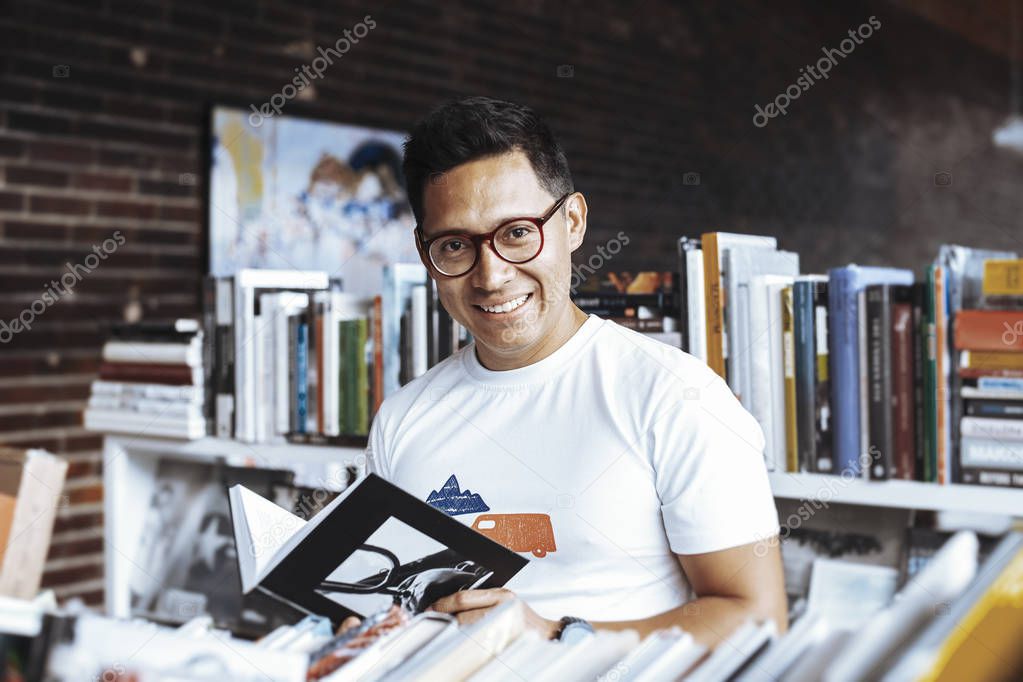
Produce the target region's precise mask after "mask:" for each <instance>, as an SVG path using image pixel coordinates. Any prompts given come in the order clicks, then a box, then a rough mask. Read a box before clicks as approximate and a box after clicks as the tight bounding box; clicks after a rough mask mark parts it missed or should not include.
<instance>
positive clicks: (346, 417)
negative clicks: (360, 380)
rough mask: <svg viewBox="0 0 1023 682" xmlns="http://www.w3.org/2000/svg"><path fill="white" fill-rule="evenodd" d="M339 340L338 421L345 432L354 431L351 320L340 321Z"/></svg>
mask: <svg viewBox="0 0 1023 682" xmlns="http://www.w3.org/2000/svg"><path fill="white" fill-rule="evenodd" d="M337 335H338V340H339V344H340V353H339V355H340V358H341V362H340V363H339V364H340V368H339V373H338V386H339V387H340V399H339V400H338V423H339V429H340V431H341V433H343V434H346V435H348V434H351V433H352V419H351V415H352V399H353V397H354V396H353V394H352V390H351V386H350V379H351V375H352V373H353V372H354V371H355V368H354V367H353V366H352V357H351V355H352V352H351V345H352V341H351V320H341V321H340V322H339V323H338V333H337Z"/></svg>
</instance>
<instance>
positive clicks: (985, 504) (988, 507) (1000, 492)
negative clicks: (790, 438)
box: [768, 471, 1023, 517]
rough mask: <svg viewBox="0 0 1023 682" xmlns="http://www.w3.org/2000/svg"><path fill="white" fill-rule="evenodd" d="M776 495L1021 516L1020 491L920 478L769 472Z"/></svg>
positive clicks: (797, 498)
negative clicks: (885, 479)
mask: <svg viewBox="0 0 1023 682" xmlns="http://www.w3.org/2000/svg"><path fill="white" fill-rule="evenodd" d="M768 478H769V479H770V481H771V489H772V490H773V491H774V496H775V497H781V498H786V499H794V500H811V501H819V502H823V503H828V504H859V505H866V506H870V507H895V508H900V509H921V510H934V511H952V512H973V513H979V514H995V515H1000V516H1020V517H1023V490H1020V489H1013V488H995V487H990V486H977V485H938V484H937V483H921V482H919V481H900V480H891V481H867V480H863V479H859V478H853V479H850V478H843V477H841V476H828V475H826V474H790V473H786V472H778V471H772V472H770V473H769V474H768Z"/></svg>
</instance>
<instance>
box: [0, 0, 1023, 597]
mask: <svg viewBox="0 0 1023 682" xmlns="http://www.w3.org/2000/svg"><path fill="white" fill-rule="evenodd" d="M366 14H371V15H372V17H373V19H374V20H375V21H376V24H377V26H376V28H375V29H373V30H372V31H371V32H370V34H369V35H368V36H367V37H365V38H364V39H362V40H361V41H360V42H359V44H357V45H355V46H353V48H352V49H351V51H350V52H348V53H347V54H345V55H344V57H343V58H342V59H341V60H339V61H338V62H337V63H335V64H334V65H333V66H331V67H330V68H329V69H328V70H327V72H326V74H325V77H324V78H323V79H322V80H317V81H316V82H315V99H314V100H311V101H299V100H293V101H291V102H289V103H288V104H287V105H286V107H285V113H295V114H299V113H300V114H305V115H311V116H320V117H325V118H331V119H336V120H341V121H350V122H354V123H359V124H365V125H373V126H381V127H388V128H396V129H404V128H407V127H408V126H409V124H410V122H411V121H412V120H413V118H414V117H415V116H416V115H417V114H419V113H421V112H423V111H424V110H425V108H427V107H428V106H430V105H431V104H433V103H435V102H436V101H438V100H439V99H440V98H442V97H444V96H449V95H453V94H459V93H480V94H490V95H496V96H501V97H505V98H508V99H515V100H519V101H523V102H526V103H529V104H531V105H533V106H535V107H536V108H538V109H539V110H540V111H541V112H542V113H543V114H545V115H546V116H547V117H548V118H549V120H550V122H551V123H552V124H553V126H554V127H555V129H556V130H558V131H559V132H560V134H561V136H562V138H563V140H564V143H565V146H566V148H567V151H568V155H569V159H570V162H571V164H572V168H573V171H574V174H575V177H576V181H577V185H578V187H579V188H580V189H581V190H583V191H585V192H586V193H587V195H588V197H589V200H590V209H591V221H590V233H589V243H588V245H587V246H586V247H584V248H583V249H582V251H581V252H580V253H579V254H577V255H578V256H579V258H580V260H581V259H582V258H585V257H586V256H588V255H589V254H591V253H593V252H594V249H595V248H596V246H597V245H598V244H600V243H602V242H603V241H605V240H606V239H608V238H610V237H611V236H612V235H614V234H616V233H617V232H618V231H619V230H625V231H626V232H628V233H629V234H630V235H632V236H633V237H635V239H632V240H631V243H630V245H629V247H627V249H625V250H624V251H623V252H622V253H621V254H620V255H619V256H617V257H616V261H615V263H616V266H617V265H620V266H621V267H622V268H628V267H635V266H637V265H645V266H650V267H658V268H670V267H673V255H672V254H673V252H674V237H676V236H677V235H679V234H694V233H698V232H701V231H704V230H708V229H732V230H737V231H766V232H771V233H774V234H777V235H778V236H779V237H780V239H781V242H782V244H783V246H785V247H787V248H791V249H795V250H798V251H800V252H801V253H803V255H804V265H805V269H820V268H823V267H826V266H828V265H831V264H836V263H840V262H846V261H849V260H856V261H859V262H864V263H870V262H888V263H894V264H901V265H912V266H919V265H920V264H922V263H923V261H924V260H925V259H926V258H929V257H930V256H931V255H932V254H933V252H934V250H935V248H936V245H937V244H938V243H940V242H942V241H946V240H959V241H963V242H966V243H974V244H990V245H1000V246H1012V245H1017V246H1018V244H1017V242H1018V241H1019V235H1020V231H1019V229H1018V221H1019V219H1018V216H1019V215H1023V211H1021V210H1020V209H1021V208H1023V206H1021V205H1020V204H1021V202H1023V199H1021V198H1020V196H1021V193H1019V192H1018V190H1017V186H1018V178H1019V174H1020V171H1021V170H1023V165H1021V163H1020V161H1019V160H1018V159H1016V158H1013V157H1012V156H1010V155H1007V154H1005V153H1004V152H1000V151H996V150H993V149H992V148H991V146H990V143H989V140H990V132H991V128H992V127H993V126H994V125H996V124H997V123H998V122H999V120H1000V119H1001V117H1002V116H1003V115H1004V113H1005V111H1007V108H1008V101H1007V91H1008V70H1007V67H1006V63H1005V62H1004V60H1002V59H999V58H998V57H996V56H994V55H991V54H988V53H985V52H983V51H982V50H981V49H980V48H977V47H974V46H972V45H971V44H968V43H967V42H966V41H964V40H962V39H959V38H957V37H956V36H954V35H952V34H950V33H947V32H946V31H944V30H942V29H939V28H936V27H934V26H932V25H930V24H928V23H926V22H925V21H923V20H921V19H918V18H915V17H914V16H912V15H909V14H907V13H906V12H905V11H904V10H902V9H899V8H897V7H894V6H892V5H889V4H887V3H884V2H880V1H877V2H853V3H843V4H842V5H841V7H840V8H839V7H826V8H825V7H822V6H820V3H816V2H809V1H806V2H786V3H782V4H781V5H779V4H776V3H773V4H770V5H764V4H762V3H754V2H752V1H748V2H747V1H745V0H743V1H740V2H737V3H719V4H710V6H698V7H691V8H682V7H679V6H678V5H677V4H676V3H672V2H668V0H644V1H643V2H639V3H626V4H621V3H615V2H609V1H608V0H604V1H603V2H598V3H597V4H595V5H594V4H593V3H582V2H578V1H573V2H568V3H562V2H553V1H548V2H544V1H543V0H534V1H533V2H527V3H510V4H509V3H500V2H496V1H492V0H488V1H487V2H464V3H457V2H450V3H436V7H434V3H426V2H418V1H417V2H402V3H390V4H383V5H377V4H373V5H372V6H370V5H359V4H355V3H352V2H339V1H337V0H330V1H329V2H328V1H321V2H301V3H285V2H276V1H271V0H245V1H242V0H218V1H217V2H190V1H176V2H170V1H169V0H140V1H137V2H136V1H131V2H126V1H123V0H66V1H65V0H46V1H38V2H27V1H23V0H11V1H10V2H8V3H5V8H4V10H3V13H2V15H0V292H2V296H0V320H10V319H11V318H13V317H15V316H16V315H18V314H19V312H20V311H21V310H23V309H24V308H25V307H26V306H27V305H29V304H30V303H31V302H32V301H33V300H35V299H37V298H38V297H39V296H40V295H41V294H42V292H43V290H44V288H45V287H46V286H47V284H48V282H49V281H50V280H52V279H55V278H57V277H59V276H60V275H61V273H62V272H63V271H64V267H65V263H72V264H75V263H81V262H82V261H83V259H84V258H85V257H86V256H87V255H88V254H90V253H91V252H92V251H91V250H92V248H93V247H94V246H96V245H99V244H100V243H101V242H102V241H103V240H104V239H106V238H108V237H110V236H111V235H112V234H113V233H114V232H115V231H120V232H121V233H122V234H123V235H124V238H125V244H124V246H122V247H120V248H119V249H117V251H116V252H115V253H114V254H112V255H110V256H109V257H108V258H107V259H106V260H105V261H103V263H102V265H100V266H99V267H98V268H97V269H96V270H95V271H94V272H93V273H92V274H90V275H88V277H86V278H84V280H83V281H82V282H81V283H79V284H78V285H77V286H76V287H75V293H74V295H73V296H70V297H66V298H62V299H61V300H60V301H59V302H58V303H56V304H55V305H54V306H52V307H51V308H49V309H48V310H46V311H45V312H44V313H42V314H41V315H39V316H38V317H37V319H36V322H35V325H34V326H33V328H32V330H31V331H29V332H23V333H21V334H18V335H16V336H15V337H14V338H13V339H12V340H11V341H10V342H9V343H6V344H2V345H0V440H2V441H3V442H6V443H10V444H14V445H20V446H41V447H46V448H49V449H51V450H53V451H55V452H59V453H63V454H65V455H66V456H67V457H68V459H69V460H70V461H71V469H70V472H69V482H68V489H67V505H66V506H65V507H64V508H63V509H62V511H61V516H60V521H59V523H58V526H57V529H56V536H55V542H54V544H53V547H52V549H51V552H50V563H49V566H48V573H47V576H46V583H47V584H49V585H54V586H58V588H59V593H60V595H61V596H63V597H67V596H71V595H81V596H84V597H85V598H87V599H88V600H89V601H97V600H98V599H100V598H101V596H102V594H101V589H102V588H101V585H102V580H101V578H102V557H101V552H102V537H101V533H100V531H99V524H100V523H101V521H102V511H101V504H102V490H101V485H100V480H101V479H100V476H101V472H100V457H99V448H100V439H99V438H97V437H96V436H94V435H91V434H89V433H87V432H85V431H84V430H83V429H82V428H81V420H80V411H81V409H82V407H83V404H84V400H85V398H86V397H87V392H88V384H89V381H90V380H91V379H92V378H93V376H94V374H95V371H96V367H97V362H98V352H99V348H100V346H101V344H102V341H103V338H104V332H103V330H104V329H105V326H106V325H107V324H108V323H109V322H111V321H115V320H119V319H122V317H123V316H124V314H125V309H126V307H127V306H130V305H135V306H140V307H141V310H142V313H143V315H144V316H145V317H147V318H156V317H161V318H165V317H173V316H182V315H195V314H197V312H198V293H197V292H198V283H199V278H200V276H201V274H202V267H203V266H202V243H203V239H204V237H203V234H202V226H203V206H202V200H201V196H202V190H203V188H202V187H201V179H202V175H203V167H204V163H205V161H204V159H205V154H204V150H203V149H202V146H201V145H202V136H203V130H204V126H205V123H206V121H205V110H206V106H207V104H208V103H210V102H214V101H221V102H226V103H232V104H237V105H241V106H243V107H246V108H247V107H248V105H249V104H257V105H258V104H260V103H262V102H265V101H267V100H268V99H269V97H270V96H271V95H272V94H273V93H276V92H280V90H281V88H282V86H283V85H284V84H285V83H287V82H288V81H289V80H290V79H291V77H292V75H293V69H294V68H296V67H300V66H302V65H303V64H307V63H308V62H309V60H310V59H311V58H312V56H313V54H314V50H315V48H316V46H320V45H328V44H332V43H334V42H335V41H336V40H337V38H338V37H340V36H341V35H342V32H343V31H344V30H345V29H350V28H351V27H353V26H354V25H355V24H356V23H357V22H358V21H360V20H361V19H362V18H363V17H364V16H365V15H366ZM870 15H876V16H877V17H878V18H879V19H880V20H881V22H882V28H881V29H880V30H879V31H878V32H877V33H876V34H875V35H874V36H873V37H871V38H870V39H868V40H867V41H865V43H864V44H863V45H861V46H859V47H857V48H856V51H855V52H854V53H853V54H852V55H850V56H849V57H848V58H847V59H846V60H844V61H843V62H842V63H841V64H839V65H838V66H837V67H835V69H834V70H833V72H832V73H831V75H830V78H829V79H828V80H827V81H824V82H820V83H817V84H816V85H815V86H814V87H813V88H812V89H811V90H810V91H808V92H806V93H805V94H804V95H803V96H802V97H801V98H800V99H799V100H798V101H796V102H794V103H793V104H792V107H791V110H790V111H789V113H788V115H787V116H785V117H780V118H777V119H774V120H773V121H771V122H770V124H769V125H768V126H766V127H765V128H762V129H760V128H756V127H754V126H753V125H752V122H751V121H752V115H753V105H754V104H765V103H766V102H767V101H768V100H770V99H772V98H773V97H774V96H775V95H777V94H778V93H779V92H781V91H782V90H783V89H784V88H785V86H786V85H788V84H790V83H792V82H793V81H794V80H795V79H796V77H797V76H798V69H799V68H800V67H802V66H804V65H805V64H806V63H808V62H812V61H813V60H816V59H817V58H818V56H819V54H820V50H821V48H822V47H825V46H827V47H835V46H837V44H838V43H839V41H841V40H842V38H844V37H845V35H846V32H847V31H848V30H849V29H855V28H856V27H857V26H858V25H859V24H861V23H862V22H864V21H866V20H867V18H868V17H869V16H870ZM563 64H565V65H572V67H573V73H572V75H571V77H559V76H558V66H559V65H563ZM63 65H66V66H67V73H66V74H64V72H63V68H62V66H63ZM55 67H57V70H56V71H55ZM65 75H66V77H63V76H65ZM945 171H947V172H950V173H951V174H952V179H953V180H952V184H951V185H949V186H939V185H936V184H935V182H934V177H935V173H937V172H945ZM686 173H698V174H699V177H700V182H699V184H686V182H685V174H686ZM196 179H198V182H195V180H196Z"/></svg>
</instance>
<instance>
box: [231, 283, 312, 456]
mask: <svg viewBox="0 0 1023 682" xmlns="http://www.w3.org/2000/svg"><path fill="white" fill-rule="evenodd" d="M328 285H329V278H328V276H327V273H326V272H320V271H305V270H254V269H248V268H246V269H242V270H239V271H238V272H236V273H235V275H234V332H235V333H234V379H235V393H234V395H235V399H234V403H235V438H237V439H238V440H240V441H242V442H246V443H252V442H254V441H255V438H256V407H255V402H254V401H253V399H252V396H253V387H254V384H255V382H256V376H257V375H256V363H255V357H254V349H253V347H252V340H253V335H254V321H253V317H254V316H255V304H256V295H257V292H259V290H261V289H284V290H295V289H308V290H316V289H326V288H327V286H328Z"/></svg>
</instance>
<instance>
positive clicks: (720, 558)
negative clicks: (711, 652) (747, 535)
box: [593, 538, 788, 647]
mask: <svg viewBox="0 0 1023 682" xmlns="http://www.w3.org/2000/svg"><path fill="white" fill-rule="evenodd" d="M678 560H679V563H681V564H682V570H683V571H685V574H686V577H687V578H688V579H689V584H690V585H691V586H692V588H693V592H694V594H695V595H696V599H694V600H693V601H691V602H689V603H687V604H683V605H682V606H679V607H678V608H675V609H672V610H670V611H666V612H664V613H661V614H658V615H656V616H653V617H651V618H645V619H642V620H632V621H616V622H606V623H593V626H594V627H595V628H598V629H605V630H625V629H633V630H637V631H638V632H639V633H640V635H642V636H645V635H646V634H648V633H650V632H653V631H654V630H660V629H663V628H668V627H671V626H672V625H677V626H679V627H681V628H682V629H683V630H686V631H687V632H689V633H691V634H692V635H693V637H694V638H695V639H696V641H698V642H700V643H701V644H703V645H705V646H708V647H713V646H716V645H717V644H718V643H719V642H721V641H722V640H723V639H725V638H726V637H728V635H730V634H731V633H732V632H733V631H734V630H735V629H736V628H737V627H739V626H740V625H741V624H742V623H743V622H744V621H745V620H746V619H748V618H752V619H754V620H766V619H769V618H770V619H773V620H774V622H775V625H776V626H777V627H778V631H779V632H784V631H785V630H786V629H787V627H788V604H787V600H786V598H785V578H784V574H783V571H782V563H781V552H780V551H779V550H778V541H777V538H770V539H768V540H764V541H762V542H758V543H753V544H748V545H741V546H739V547H732V548H731V549H725V550H721V551H719V552H707V553H706V554H690V555H678Z"/></svg>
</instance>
